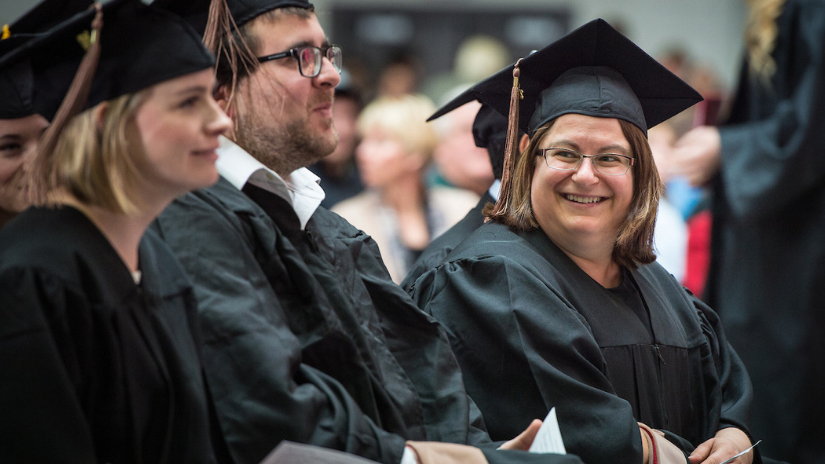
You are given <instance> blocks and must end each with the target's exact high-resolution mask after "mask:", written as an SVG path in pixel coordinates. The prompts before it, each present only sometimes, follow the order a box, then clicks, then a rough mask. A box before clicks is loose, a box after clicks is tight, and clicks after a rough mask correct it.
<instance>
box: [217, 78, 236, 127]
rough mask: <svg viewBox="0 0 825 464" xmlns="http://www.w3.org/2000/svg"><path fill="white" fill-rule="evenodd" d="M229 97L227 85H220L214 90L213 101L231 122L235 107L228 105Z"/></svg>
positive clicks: (233, 118) (233, 117)
mask: <svg viewBox="0 0 825 464" xmlns="http://www.w3.org/2000/svg"><path fill="white" fill-rule="evenodd" d="M230 96H231V92H230V91H229V85H222V86H220V87H218V88H217V90H215V95H214V97H215V101H216V102H218V106H219V107H220V108H221V109H222V110H223V111H224V112H225V113H226V115H227V116H229V118H230V119H232V120H233V121H234V120H235V114H236V112H235V105H230V104H229V98H230Z"/></svg>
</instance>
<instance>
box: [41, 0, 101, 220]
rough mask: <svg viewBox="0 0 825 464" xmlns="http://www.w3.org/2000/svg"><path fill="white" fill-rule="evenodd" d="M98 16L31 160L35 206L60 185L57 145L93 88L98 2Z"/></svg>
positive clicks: (97, 55) (97, 56) (97, 51)
mask: <svg viewBox="0 0 825 464" xmlns="http://www.w3.org/2000/svg"><path fill="white" fill-rule="evenodd" d="M92 6H93V7H94V8H95V10H96V13H95V17H94V19H93V20H92V33H91V35H90V36H89V39H90V40H89V47H88V48H87V49H86V54H85V55H84V56H83V60H81V62H80V66H78V68H77V72H75V76H74V79H72V83H71V85H70V86H69V90H68V91H67V92H66V96H65V97H63V102H62V103H61V104H60V108H59V109H58V110H57V114H56V115H55V117H54V119H53V120H52V123H51V125H50V126H49V127H48V129H46V131H45V132H44V133H43V137H42V138H41V139H40V143H39V144H38V146H37V155H36V156H35V158H34V159H33V160H32V164H31V169H30V170H29V176H27V177H28V178H27V179H26V182H27V186H26V187H27V188H26V192H27V196H28V200H29V201H30V202H31V203H32V204H35V205H41V204H46V203H49V202H50V200H51V198H50V195H51V194H52V193H53V192H54V190H55V188H56V187H57V172H56V170H55V169H54V164H55V163H54V148H55V146H56V145H57V139H58V138H59V137H60V133H61V132H62V131H63V129H64V128H65V127H66V125H67V124H68V123H69V121H70V120H71V119H72V118H73V117H75V116H76V115H77V114H78V113H80V112H81V111H82V110H83V108H84V107H85V106H86V101H87V98H88V96H89V90H90V89H91V87H92V81H93V80H94V76H95V71H96V70H97V63H98V61H99V60H100V31H101V29H102V28H103V10H102V9H101V5H100V3H98V2H95V3H94V4H93V5H92Z"/></svg>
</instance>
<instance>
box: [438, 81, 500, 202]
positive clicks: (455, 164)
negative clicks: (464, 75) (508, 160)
mask: <svg viewBox="0 0 825 464" xmlns="http://www.w3.org/2000/svg"><path fill="white" fill-rule="evenodd" d="M465 89H466V86H462V87H461V88H460V90H465ZM456 93H457V92H451V96H455V94H456ZM479 108H481V103H479V102H478V101H471V102H469V103H466V104H464V105H462V106H460V107H458V108H456V109H454V110H453V111H450V112H449V113H447V114H445V115H444V116H441V117H440V118H438V119H437V120H435V121H433V123H432V124H433V126H434V127H435V130H436V133H437V134H438V145H436V148H435V150H434V151H433V162H434V164H435V166H434V167H435V170H436V180H435V182H440V181H441V180H443V181H444V182H446V183H447V184H448V185H451V186H453V187H458V188H462V189H466V190H470V191H472V192H475V194H476V195H483V194H484V192H486V191H487V189H488V188H490V184H492V183H493V180H495V177H494V176H493V168H492V166H490V158H489V156H488V154H487V150H486V149H484V148H481V147H477V146H476V144H475V141H474V140H473V121H474V120H475V117H476V114H477V113H478V110H479ZM505 127H506V126H505ZM439 177H440V178H441V179H439Z"/></svg>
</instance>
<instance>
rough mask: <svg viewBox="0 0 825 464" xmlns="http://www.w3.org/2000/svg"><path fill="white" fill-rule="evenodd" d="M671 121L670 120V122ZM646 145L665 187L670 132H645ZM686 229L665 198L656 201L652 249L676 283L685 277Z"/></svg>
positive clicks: (666, 129) (664, 126)
mask: <svg viewBox="0 0 825 464" xmlns="http://www.w3.org/2000/svg"><path fill="white" fill-rule="evenodd" d="M671 119H673V118H671ZM647 137H648V143H649V144H650V150H651V152H652V154H653V159H654V160H655V162H656V168H657V170H658V171H659V177H660V178H661V179H662V183H664V184H667V182H668V178H667V176H666V173H667V171H666V169H665V167H666V166H667V160H668V156H669V154H670V151H671V149H672V147H673V143H674V141H675V139H676V137H675V134H674V131H673V128H672V127H670V126H669V125H667V124H660V125H658V126H656V127H652V128H650V129H649V130H648V134H647ZM687 242H688V229H687V224H686V223H685V219H684V218H683V217H682V214H681V213H680V212H679V210H678V209H676V207H675V206H673V205H672V204H671V203H670V201H668V198H667V195H662V196H661V197H659V211H658V213H657V214H656V228H655V229H654V233H653V249H654V252H655V253H656V261H658V262H659V264H661V265H662V267H664V268H665V269H666V270H667V271H668V272H670V273H671V274H673V277H675V278H676V280H678V281H679V282H680V283H681V282H682V281H683V279H684V277H685V269H686V259H687Z"/></svg>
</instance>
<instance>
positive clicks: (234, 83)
mask: <svg viewBox="0 0 825 464" xmlns="http://www.w3.org/2000/svg"><path fill="white" fill-rule="evenodd" d="M215 4H223V8H224V9H223V11H220V10H221V8H220V7H215V6H214V5H215ZM314 12H315V10H314V8H309V9H307V8H301V7H295V6H290V7H283V8H276V9H274V10H269V11H267V12H265V13H262V14H260V15H259V16H256V17H255V18H254V19H252V20H250V21H249V22H247V23H245V24H243V25H242V26H240V27H235V22H234V19H233V18H232V14H231V13H230V12H229V8H228V6H226V5H225V2H214V1H213V8H212V9H211V10H210V11H209V20H208V25H207V28H206V33H205V34H204V44H205V45H206V47H207V48H208V49H209V50H210V51H211V52H212V53H213V54H215V56H216V57H217V64H216V66H215V79H216V81H217V86H218V87H222V86H229V89H228V92H227V95H229V96H230V98H229V101H230V102H231V101H232V96H233V95H234V94H235V90H236V89H237V87H238V83H239V82H240V81H241V80H242V79H243V78H245V77H247V76H249V75H250V74H252V73H253V72H255V71H256V70H257V69H258V66H259V63H258V59H257V55H258V54H259V53H260V52H261V40H260V38H259V37H258V36H257V35H255V34H254V33H253V32H252V29H253V25H255V24H258V23H260V22H265V23H270V24H271V23H273V22H275V21H277V20H278V19H280V18H281V17H283V16H287V15H295V16H299V17H301V18H310V17H311V16H312V15H313V14H314Z"/></svg>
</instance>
